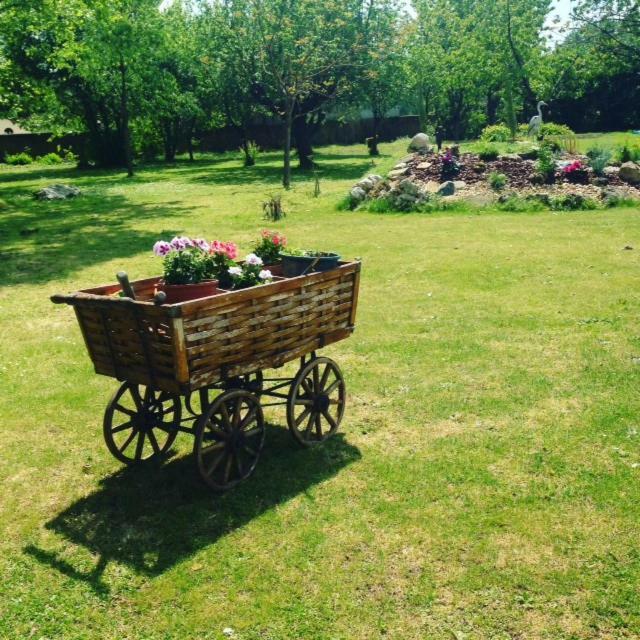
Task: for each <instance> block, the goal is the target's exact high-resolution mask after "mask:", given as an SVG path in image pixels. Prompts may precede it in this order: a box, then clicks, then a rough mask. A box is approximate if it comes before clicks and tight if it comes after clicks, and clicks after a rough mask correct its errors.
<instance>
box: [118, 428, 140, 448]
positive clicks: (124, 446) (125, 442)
mask: <svg viewBox="0 0 640 640" xmlns="http://www.w3.org/2000/svg"><path fill="white" fill-rule="evenodd" d="M136 433H138V432H137V431H136V430H135V429H134V430H133V431H132V432H131V433H130V435H129V437H128V438H127V439H126V440H125V441H124V443H123V444H122V445H121V446H120V448H119V449H118V451H119V452H120V453H122V452H124V450H125V449H126V448H127V447H128V446H129V445H130V444H131V442H132V441H133V439H134V438H135V437H136Z"/></svg>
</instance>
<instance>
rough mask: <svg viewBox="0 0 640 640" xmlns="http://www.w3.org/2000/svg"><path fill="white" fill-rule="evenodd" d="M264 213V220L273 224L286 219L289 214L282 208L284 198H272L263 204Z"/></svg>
mask: <svg viewBox="0 0 640 640" xmlns="http://www.w3.org/2000/svg"><path fill="white" fill-rule="evenodd" d="M262 212H263V214H264V218H265V219H267V220H271V221H272V222H278V220H282V218H286V216H287V214H286V213H285V212H284V209H283V208H282V196H271V197H270V198H269V199H268V200H267V201H265V202H263V203H262Z"/></svg>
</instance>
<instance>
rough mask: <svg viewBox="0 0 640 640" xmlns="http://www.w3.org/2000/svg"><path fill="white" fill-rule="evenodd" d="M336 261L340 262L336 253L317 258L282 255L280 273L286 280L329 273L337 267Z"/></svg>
mask: <svg viewBox="0 0 640 640" xmlns="http://www.w3.org/2000/svg"><path fill="white" fill-rule="evenodd" d="M338 260H340V256H339V255H338V254H337V253H330V254H326V255H322V256H319V257H318V256H287V255H284V256H282V273H283V274H284V276H285V277H287V278H295V277H296V276H301V275H302V274H304V273H313V272H314V271H329V269H335V268H336V267H337V266H338ZM314 262H315V264H314ZM312 265H313V266H312Z"/></svg>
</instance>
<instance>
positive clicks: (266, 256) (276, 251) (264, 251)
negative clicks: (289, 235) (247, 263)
mask: <svg viewBox="0 0 640 640" xmlns="http://www.w3.org/2000/svg"><path fill="white" fill-rule="evenodd" d="M286 246H287V239H286V237H285V236H284V235H282V234H281V233H278V232H277V231H268V230H266V229H265V230H264V231H263V232H262V234H261V236H260V240H258V242H257V243H256V244H255V246H254V248H253V253H255V254H256V255H257V256H258V257H259V258H260V259H261V260H262V261H263V262H264V264H267V265H269V264H276V263H278V262H280V260H281V255H282V253H283V251H284V248H285V247H286Z"/></svg>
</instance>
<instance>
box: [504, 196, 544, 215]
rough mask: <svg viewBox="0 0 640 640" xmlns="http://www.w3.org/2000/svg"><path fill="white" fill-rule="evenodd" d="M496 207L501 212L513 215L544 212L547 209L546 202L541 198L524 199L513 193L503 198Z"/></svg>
mask: <svg viewBox="0 0 640 640" xmlns="http://www.w3.org/2000/svg"><path fill="white" fill-rule="evenodd" d="M496 207H497V208H498V209H499V210H500V211H509V212H511V213H526V212H529V211H531V212H533V211H543V210H544V209H546V208H547V205H546V203H545V202H544V200H542V199H539V198H524V197H522V196H519V195H518V194H516V193H511V194H509V195H508V196H506V197H501V198H500V200H499V201H498V204H497V205H496Z"/></svg>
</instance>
